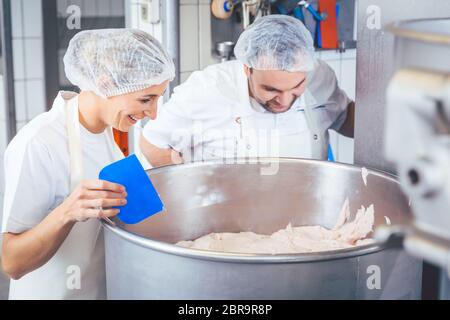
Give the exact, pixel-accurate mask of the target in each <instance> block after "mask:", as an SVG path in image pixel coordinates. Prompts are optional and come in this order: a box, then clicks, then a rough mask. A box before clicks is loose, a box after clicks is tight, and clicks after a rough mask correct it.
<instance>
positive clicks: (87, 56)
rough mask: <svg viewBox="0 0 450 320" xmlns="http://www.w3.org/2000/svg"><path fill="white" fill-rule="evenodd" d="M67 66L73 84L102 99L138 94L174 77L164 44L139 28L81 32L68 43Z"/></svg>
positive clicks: (65, 58)
mask: <svg viewBox="0 0 450 320" xmlns="http://www.w3.org/2000/svg"><path fill="white" fill-rule="evenodd" d="M64 65H65V72H66V76H67V78H68V79H69V80H70V82H72V84H74V85H76V86H77V87H79V88H80V89H81V90H85V91H93V92H95V93H96V94H97V95H99V96H102V97H111V96H116V95H120V94H125V93H130V92H135V91H139V90H142V89H145V88H148V87H150V86H152V85H155V84H159V83H161V82H163V81H165V80H169V81H171V80H173V78H174V76H175V66H174V64H173V62H172V59H171V58H170V57H169V55H168V54H167V52H166V51H165V50H164V49H163V48H162V46H161V44H160V43H159V42H158V41H157V40H156V39H154V38H153V37H151V36H150V35H149V34H147V33H146V32H144V31H141V30H137V29H108V30H88V31H83V32H80V33H78V34H77V35H76V36H75V37H73V38H72V40H71V41H70V43H69V47H68V48H67V52H66V55H65V56H64Z"/></svg>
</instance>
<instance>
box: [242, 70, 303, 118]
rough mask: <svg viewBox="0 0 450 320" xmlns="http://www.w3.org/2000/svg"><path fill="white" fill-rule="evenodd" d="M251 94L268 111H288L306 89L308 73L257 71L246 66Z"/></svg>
mask: <svg viewBox="0 0 450 320" xmlns="http://www.w3.org/2000/svg"><path fill="white" fill-rule="evenodd" d="M244 70H245V73H246V75H247V78H248V83H249V94H250V96H251V97H253V98H254V99H255V100H256V101H258V103H260V104H261V105H262V106H263V107H264V108H265V109H266V110H267V111H269V112H272V113H282V112H286V111H288V110H289V109H290V108H291V107H292V105H293V104H294V101H295V100H296V99H297V98H298V97H299V96H301V95H302V94H303V92H304V91H305V87H306V73H303V72H288V71H281V70H256V69H250V68H249V67H247V66H244Z"/></svg>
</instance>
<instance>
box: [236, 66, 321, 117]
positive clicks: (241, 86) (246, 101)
mask: <svg viewBox="0 0 450 320" xmlns="http://www.w3.org/2000/svg"><path fill="white" fill-rule="evenodd" d="M235 66H236V68H237V70H236V73H235V74H236V77H237V79H236V84H237V89H238V99H239V103H240V106H241V110H239V111H238V113H239V115H240V116H249V115H252V114H254V113H271V112H270V111H267V110H266V109H264V108H263V107H262V106H261V105H259V108H258V106H255V108H254V107H253V106H252V102H251V101H250V96H249V87H248V78H247V75H246V74H245V71H244V64H243V63H240V62H239V63H236V64H235ZM312 72H314V70H313V71H311V72H310V73H308V74H307V76H306V77H307V78H306V79H307V80H306V81H308V78H312V77H311V73H312ZM255 102H256V100H255ZM316 106H317V99H316V98H315V97H314V95H313V93H312V92H311V90H309V89H308V88H306V89H305V91H304V92H303V94H302V95H301V96H300V97H298V98H297V99H296V100H295V101H294V104H293V105H292V108H291V110H292V109H294V110H297V111H301V110H304V109H305V107H311V108H313V107H316Z"/></svg>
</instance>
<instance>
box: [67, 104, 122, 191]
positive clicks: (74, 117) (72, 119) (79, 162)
mask: <svg viewBox="0 0 450 320" xmlns="http://www.w3.org/2000/svg"><path fill="white" fill-rule="evenodd" d="M65 112H66V120H67V122H66V123H67V138H68V147H69V159H70V191H71V192H72V191H73V190H74V189H75V188H76V187H77V185H78V184H79V183H80V182H81V180H82V179H83V153H82V148H81V133H80V125H81V124H80V116H79V113H78V96H76V97H74V98H73V99H70V100H68V101H67V103H66V108H65ZM106 138H107V143H108V147H109V150H110V151H111V154H112V158H113V160H114V161H118V160H121V159H123V158H124V155H123V153H122V151H121V150H120V148H119V146H118V145H117V144H116V143H115V141H114V136H113V131H112V128H111V127H107V128H106Z"/></svg>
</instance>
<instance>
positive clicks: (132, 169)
mask: <svg viewBox="0 0 450 320" xmlns="http://www.w3.org/2000/svg"><path fill="white" fill-rule="evenodd" d="M99 179H100V180H106V181H110V182H114V183H118V184H121V185H123V186H124V187H125V189H126V192H127V194H128V196H127V204H126V205H125V206H123V207H117V208H118V209H120V212H119V214H118V215H117V216H118V217H119V219H120V220H121V221H123V222H124V223H127V224H134V223H138V222H140V221H142V220H144V219H146V218H148V217H150V216H152V215H154V214H156V213H158V212H161V211H163V210H164V205H163V203H162V201H161V199H160V197H159V195H158V193H157V192H156V190H155V188H154V187H153V184H152V182H151V181H150V178H149V177H148V176H147V173H146V172H145V170H144V168H143V167H142V165H141V163H140V162H139V160H138V158H137V157H136V155H131V156H129V157H127V158H125V159H122V160H120V161H117V162H114V163H112V164H110V165H108V166H106V167H104V168H103V169H102V170H101V171H100V174H99Z"/></svg>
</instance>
